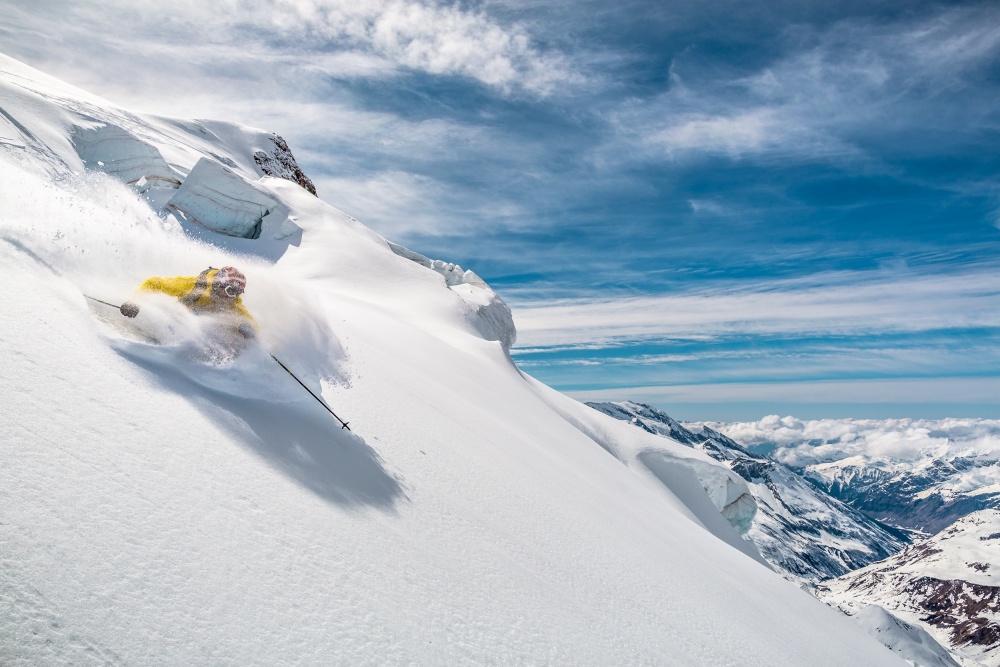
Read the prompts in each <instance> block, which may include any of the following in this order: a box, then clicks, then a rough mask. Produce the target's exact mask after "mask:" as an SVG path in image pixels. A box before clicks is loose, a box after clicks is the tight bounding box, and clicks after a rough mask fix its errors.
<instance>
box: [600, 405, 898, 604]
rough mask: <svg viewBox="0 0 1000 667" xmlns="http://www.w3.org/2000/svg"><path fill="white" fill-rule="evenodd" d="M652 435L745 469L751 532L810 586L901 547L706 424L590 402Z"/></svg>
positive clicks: (767, 553)
mask: <svg viewBox="0 0 1000 667" xmlns="http://www.w3.org/2000/svg"><path fill="white" fill-rule="evenodd" d="M587 405H589V406H590V407H592V408H594V409H596V410H599V411H601V412H603V413H605V414H607V415H610V416H612V417H615V418H616V419H620V420H623V421H626V422H628V423H630V424H632V425H633V426H636V427H637V428H639V429H642V430H645V431H646V432H648V433H655V434H657V435H660V436H662V437H664V438H670V439H672V440H674V441H676V442H679V443H683V444H686V445H688V446H690V447H694V448H695V449H698V450H701V451H704V452H705V453H707V454H708V455H709V456H711V457H712V458H714V459H716V460H718V461H720V462H722V463H723V464H724V465H725V466H726V467H728V468H729V469H731V470H733V471H734V472H736V473H737V474H738V475H740V476H741V477H742V478H743V479H744V481H745V482H746V486H747V491H748V493H750V494H752V497H753V499H754V500H755V503H756V505H757V507H758V508H759V509H758V511H757V512H756V515H755V516H752V517H751V518H752V525H748V528H749V530H747V531H745V532H746V534H747V537H748V538H749V539H750V540H752V541H753V543H754V544H755V545H756V546H757V548H758V549H760V552H761V554H762V555H763V556H764V558H766V559H767V561H768V562H769V563H771V564H772V565H773V566H774V567H775V569H776V570H777V571H778V572H782V573H783V574H784V575H785V576H786V577H788V578H789V579H791V580H792V581H795V582H798V583H802V584H806V585H812V584H815V583H817V582H819V581H820V580H822V579H829V578H832V577H837V576H840V575H842V574H846V573H847V572H850V571H851V570H856V569H858V568H859V567H864V566H865V565H868V564H869V563H872V562H875V561H879V560H882V559H883V558H886V557H887V556H890V555H892V554H894V553H896V552H897V551H899V550H900V549H902V548H903V546H904V545H905V542H903V541H902V540H901V539H900V537H899V536H898V535H894V534H893V533H890V532H889V530H887V529H886V527H885V526H882V525H880V524H878V523H876V522H874V521H872V520H871V519H869V518H868V517H866V516H864V515H863V514H861V513H860V512H858V511H857V510H855V509H853V508H851V507H849V506H847V505H845V504H843V503H841V502H839V501H838V500H836V499H835V498H832V497H830V496H829V495H827V494H825V493H823V491H821V490H820V489H818V488H816V486H814V485H813V484H811V483H809V482H808V481H806V480H805V479H803V478H802V477H801V476H799V475H798V474H797V473H795V472H794V471H792V470H791V469H789V468H787V467H785V466H783V465H781V464H780V463H778V462H776V461H773V460H771V459H769V458H768V457H766V456H762V455H759V454H754V453H752V452H750V451H748V450H747V449H745V448H743V447H741V446H740V445H739V444H737V443H736V442H734V441H733V440H731V439H729V438H727V437H726V436H724V435H722V434H721V433H718V432H717V431H714V430H712V429H711V428H708V427H707V426H692V429H694V430H689V429H688V428H686V427H684V426H682V425H681V424H680V423H678V422H677V421H676V420H674V419H671V418H670V416H669V415H667V414H665V413H663V412H662V411H660V410H657V409H656V408H654V407H652V406H649V405H644V404H641V403H633V402H631V401H623V402H617V403H588V404H587Z"/></svg>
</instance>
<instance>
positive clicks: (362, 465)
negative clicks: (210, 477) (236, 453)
mask: <svg viewBox="0 0 1000 667" xmlns="http://www.w3.org/2000/svg"><path fill="white" fill-rule="evenodd" d="M119 353H120V354H122V355H123V356H125V357H126V358H127V359H129V360H130V361H132V362H133V363H135V364H137V365H138V366H139V367H141V368H143V369H144V370H146V371H148V372H150V373H151V374H152V375H153V376H155V377H156V378H157V379H158V380H159V382H160V383H161V384H162V385H163V386H164V387H165V388H166V389H169V390H170V391H173V392H175V393H177V394H180V395H181V396H184V397H186V398H188V400H189V401H191V403H192V404H193V405H195V406H196V407H197V408H198V409H199V410H201V411H202V412H203V413H204V414H205V415H206V416H208V417H209V418H210V419H211V420H212V421H213V422H214V423H216V424H219V425H220V426H222V427H223V428H225V429H226V430H227V431H228V432H229V433H230V434H231V435H233V436H234V437H235V438H236V439H237V440H238V441H239V442H241V443H243V444H244V445H245V446H247V447H248V448H249V449H251V450H252V451H253V452H254V453H256V454H257V455H259V456H260V457H261V458H263V459H264V460H265V461H267V462H268V463H269V464H270V465H271V466H273V467H274V468H276V469H277V470H280V471H281V472H282V473H284V474H285V475H287V476H288V477H290V478H292V479H293V480H295V481H296V482H297V483H299V484H301V485H302V486H304V487H305V488H307V489H309V490H310V491H312V492H313V493H315V494H316V495H318V496H319V497H321V498H323V499H324V500H326V501H328V502H331V503H335V504H337V505H341V506H347V507H352V506H370V507H376V508H381V509H387V510H388V509H392V508H393V507H394V506H395V504H396V502H397V501H398V500H400V499H402V498H403V497H404V493H403V487H402V485H401V484H400V480H399V479H397V478H396V477H395V476H394V475H392V474H391V473H389V472H388V471H387V470H386V469H385V466H384V465H383V462H382V459H381V457H380V456H379V455H378V453H377V452H376V451H375V450H374V449H372V448H371V447H370V446H368V445H367V444H366V443H365V441H364V440H363V439H362V438H360V437H359V436H357V435H356V434H354V433H353V432H351V431H348V430H346V429H342V428H341V427H340V424H338V423H337V422H336V420H334V418H333V417H332V416H330V414H329V413H328V412H326V410H324V409H323V407H322V406H320V405H319V404H318V403H316V402H315V401H314V400H313V399H312V398H311V397H310V396H309V395H308V394H306V393H305V391H303V397H304V400H302V401H299V402H295V403H273V402H270V401H267V400H258V399H249V398H241V397H238V396H233V395H230V394H226V393H223V392H219V391H216V390H214V389H210V388H208V387H205V386H203V385H200V384H198V383H197V382H195V381H193V380H191V379H189V378H188V377H186V376H184V375H183V374H182V373H181V372H179V371H177V370H175V369H173V368H170V367H169V366H166V365H163V364H162V363H159V362H154V361H150V360H148V359H143V358H141V357H137V356H133V355H131V354H127V353H125V352H121V351H119ZM288 381H289V382H294V381H293V380H292V379H291V378H288Z"/></svg>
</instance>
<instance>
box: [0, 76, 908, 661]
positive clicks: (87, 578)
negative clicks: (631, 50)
mask: <svg viewBox="0 0 1000 667" xmlns="http://www.w3.org/2000/svg"><path fill="white" fill-rule="evenodd" d="M274 137H275V135H273V134H270V133H268V132H264V131H261V130H255V129H252V128H248V127H242V126H238V125H234V124H230V123H224V122H217V121H198V120H178V119H171V118H162V117H156V116H151V115H143V114H136V113H132V112H129V111H126V110H124V109H121V108H119V107H117V106H115V105H113V104H111V103H109V102H106V101H104V100H101V99H100V98H97V97H94V96H92V95H89V94H87V93H85V92H83V91H80V90H77V89H75V88H72V87H71V86H67V85H65V84H63V83H61V82H58V81H56V80H54V79H52V78H50V77H47V76H46V75H44V74H42V73H40V72H38V71H36V70H33V69H31V68H29V67H27V66H25V65H23V64H21V63H18V62H16V61H14V60H11V59H9V58H6V57H0V298H2V300H3V304H4V307H3V308H2V309H0V342H2V344H0V363H2V368H3V371H2V373H0V396H2V401H3V409H2V410H0V663H2V664H4V665H81V664H113V665H145V664H168V665H278V664H303V665H329V664H344V665H390V664H392V665H395V664H421V665H445V664H448V665H451V664H470V665H471V664H509V665H513V664H539V665H542V664H559V665H570V664H572V665H644V664H648V665H678V666H681V665H683V666H690V665H768V666H772V665H789V666H801V665H811V666H812V665H845V666H847V665H850V666H854V665H897V664H898V665H901V664H904V663H903V662H902V661H901V660H900V659H899V658H898V657H897V656H895V655H894V654H893V653H892V652H891V651H889V650H888V649H886V648H885V647H883V646H882V645H880V644H879V643H878V642H877V641H875V640H874V639H872V638H871V637H870V636H869V635H868V634H867V633H866V632H865V631H864V629H863V628H861V627H860V626H858V625H856V624H855V623H854V622H853V621H852V620H851V619H849V618H847V617H845V616H843V615H842V614H840V613H839V612H837V611H836V610H833V609H831V608H829V607H827V606H825V605H823V604H822V603H821V602H819V601H817V600H815V599H813V598H812V597H810V596H809V595H807V594H806V593H804V592H803V591H801V590H799V589H798V588H796V587H795V586H793V585H792V584H790V583H789V582H787V581H785V580H784V579H782V578H781V577H780V576H779V575H777V574H776V573H774V572H772V571H771V570H770V569H768V568H767V567H766V566H765V565H764V564H762V562H761V561H760V559H759V556H757V555H756V552H755V550H754V549H753V547H752V545H751V544H750V543H749V542H747V541H745V540H743V539H742V538H741V537H740V536H739V535H738V534H737V532H736V531H735V530H734V529H733V528H732V526H731V524H730V523H729V522H727V521H726V520H725V519H724V518H723V517H722V515H721V514H720V513H719V499H718V498H715V499H712V498H709V496H708V495H707V494H706V493H705V492H704V488H705V487H704V485H703V480H704V479H705V478H706V476H710V475H709V473H711V474H714V475H715V479H716V480H717V481H718V484H719V485H720V488H728V487H727V486H726V485H727V484H728V483H729V482H732V484H734V485H738V484H742V480H740V479H739V478H738V476H736V475H734V473H732V471H730V470H729V469H727V468H725V467H724V466H721V465H719V464H718V463H717V462H716V461H714V460H713V459H711V458H710V457H708V456H707V455H705V454H704V453H702V452H699V451H696V450H693V449H691V448H688V447H684V446H681V445H679V444H677V443H671V442H669V441H666V440H664V439H663V438H660V437H657V436H654V435H651V434H648V433H644V432H642V431H640V430H638V429H635V428H633V427H631V426H630V425H628V424H626V423H621V422H618V421H616V420H614V419H612V418H610V417H606V416H604V415H600V414H598V413H596V412H595V411H593V410H591V409H590V408H587V407H586V406H583V405H581V404H578V403H576V402H575V401H572V400H570V399H568V398H566V397H565V396H563V395H561V394H559V393H557V392H555V391H553V390H552V389H550V388H548V387H546V386H544V385H542V384H540V383H538V382H537V381H534V380H533V379H531V378H530V377H528V376H526V375H524V374H522V373H521V372H519V370H518V369H517V368H516V367H515V366H514V364H513V363H512V362H511V359H510V357H509V355H508V353H507V346H509V345H510V344H511V343H512V341H513V336H514V329H513V324H512V323H511V322H510V316H509V310H508V309H507V308H506V306H505V305H504V304H503V302H502V300H501V299H500V297H499V296H497V295H496V294H495V293H494V292H493V291H492V290H491V289H490V288H489V286H488V285H486V284H485V283H484V282H483V281H481V280H479V279H478V278H475V279H474V277H475V274H471V272H467V271H464V270H461V271H460V273H461V276H459V275H458V274H459V269H457V268H456V267H454V265H450V266H451V267H452V268H449V264H448V263H442V264H437V263H436V261H435V260H427V261H426V262H425V261H424V260H425V259H427V258H423V256H421V255H419V254H417V253H412V252H410V251H407V252H401V250H400V248H398V247H396V246H391V245H390V244H389V243H388V242H387V241H386V240H385V239H383V238H382V237H380V236H379V235H378V234H375V233H374V232H372V231H371V230H369V229H367V228H366V227H365V226H363V225H362V224H360V223H359V222H357V221H355V220H354V219H353V218H351V217H350V216H348V215H345V214H344V213H342V212H340V211H338V210H337V209H335V208H333V207H332V206H330V205H329V204H327V203H325V202H324V201H322V200H321V199H319V198H317V197H316V196H314V194H313V193H312V192H309V191H307V190H306V189H304V183H305V181H303V180H302V179H303V178H305V177H304V175H301V170H297V165H294V162H293V161H292V159H291V157H290V156H291V153H290V151H289V150H288V149H287V145H285V146H284V148H283V149H282V151H281V154H280V155H278V154H276V153H275V151H276V150H277V149H278V148H281V146H279V143H278V142H277V141H276V140H275V138H274ZM281 144H282V145H284V142H283V141H282V142H281ZM262 153H263V154H264V156H263V157H262V156H261V154H262ZM286 153H287V154H286ZM275 164H280V165H282V167H281V169H278V168H277V167H275ZM265 168H266V169H265ZM269 174H270V175H269ZM275 174H277V176H275ZM300 175H301V178H300ZM281 176H284V178H282V177H281ZM305 180H306V181H307V180H308V179H305ZM403 250H405V249H403ZM408 252H410V254H407V253H408ZM421 258H422V259H421ZM428 262H429V264H428ZM223 265H235V266H238V267H239V268H240V269H241V270H243V271H244V273H245V274H246V275H247V279H248V289H247V292H246V294H245V295H244V297H245V303H246V305H247V307H248V309H249V310H250V311H251V312H252V313H253V315H254V316H255V318H256V320H257V322H258V324H259V326H260V336H259V343H258V345H259V347H254V348H252V349H249V350H247V351H245V352H244V353H243V354H240V355H239V356H230V357H225V356H224V355H223V356H221V357H220V356H218V355H215V354H213V353H212V351H211V350H210V349H207V348H206V346H205V343H204V340H205V334H206V331H205V327H206V324H205V322H204V320H202V319H201V318H198V317H196V316H194V315H191V314H190V313H188V312H187V311H186V310H185V309H184V308H183V307H182V306H180V305H179V304H178V303H177V302H176V300H172V299H169V298H160V299H153V298H150V299H145V300H143V302H142V311H141V313H140V315H139V317H138V318H136V320H135V322H134V323H130V324H126V323H124V322H123V321H122V318H121V317H120V316H118V315H117V314H116V311H115V310H113V309H112V308H109V307H108V306H105V305H102V304H99V303H96V302H93V301H88V299H86V298H85V297H84V294H86V295H88V296H91V297H95V298H98V299H102V300H105V301H108V302H111V303H114V304H118V303H120V302H121V301H122V300H125V299H129V298H135V297H133V290H134V289H135V287H136V286H137V285H138V284H139V283H140V282H141V281H142V280H143V279H145V278H146V277H149V276H151V275H157V276H175V275H194V274H197V273H198V272H199V271H201V270H203V269H204V268H206V267H208V266H216V267H218V266H223ZM470 274H471V275H470ZM459 278H461V279H459ZM153 340H155V341H157V343H154V342H152V341H153ZM271 353H273V354H274V355H275V356H277V357H278V358H280V359H282V361H284V362H285V363H286V364H287V365H288V366H289V367H290V368H291V369H292V370H293V371H295V372H297V373H298V374H299V376H300V377H301V378H302V380H303V382H304V383H305V384H306V385H307V386H308V387H310V388H311V389H312V390H313V391H315V392H316V393H317V394H320V395H322V397H323V398H324V399H325V400H326V401H327V402H328V403H329V404H330V406H331V407H332V408H333V409H334V410H335V411H336V412H337V413H338V415H340V416H342V417H343V418H344V419H346V420H348V421H349V422H350V426H351V430H350V431H348V430H344V429H341V428H340V427H339V424H337V423H336V422H335V421H334V420H333V419H332V418H331V417H330V415H329V414H328V413H327V412H325V411H324V410H323V408H322V407H321V406H319V405H318V404H317V403H316V402H315V401H314V400H313V399H312V398H311V397H310V396H308V394H306V393H305V392H304V391H301V388H300V387H298V385H296V384H295V383H294V381H293V380H292V379H291V378H290V377H288V376H287V374H285V373H284V372H283V371H282V370H281V369H280V368H278V367H277V366H276V365H275V364H272V363H270V357H269V356H268V355H269V354H271ZM641 452H646V453H648V454H644V456H649V457H652V459H651V460H655V463H654V464H649V463H648V462H647V463H646V464H645V465H643V464H641V463H640V460H641V459H640V456H639V454H640V453H641ZM740 488H743V487H740Z"/></svg>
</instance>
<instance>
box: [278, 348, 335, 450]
mask: <svg viewBox="0 0 1000 667" xmlns="http://www.w3.org/2000/svg"><path fill="white" fill-rule="evenodd" d="M271 358H272V359H274V360H275V361H277V362H278V365H279V366H281V367H282V368H284V369H285V372H286V373H288V374H289V375H291V376H292V378H294V380H295V381H296V382H298V383H299V384H300V385H301V386H302V388H303V389H305V390H306V391H308V392H309V395H310V396H312V397H313V398H315V399H316V401H317V402H318V403H319V404H320V405H322V406H323V407H324V408H326V411H327V412H329V413H330V414H331V415H333V418H334V419H336V420H337V421H339V422H340V424H341V426H340V428H342V429H343V428H346V429H347V430H348V431H350V430H351V427H350V426H348V425H347V422H345V421H344V420H343V419H341V418H340V417H338V416H337V413H335V412H334V411H333V410H331V409H330V406H329V405H327V404H326V403H324V402H323V399H321V398H320V397H319V396H317V395H316V394H314V393H313V391H312V389H310V388H309V387H307V386H305V385H304V384H302V380H300V379H298V378H297V377H295V373H293V372H291V371H290V370H288V366H286V365H284V364H283V363H281V360H280V359H278V357H276V356H274V355H273V354H272V355H271Z"/></svg>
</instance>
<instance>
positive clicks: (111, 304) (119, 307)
mask: <svg viewBox="0 0 1000 667" xmlns="http://www.w3.org/2000/svg"><path fill="white" fill-rule="evenodd" d="M83 296H85V297H86V298H88V299H90V300H91V301H96V302H97V303H103V304H104V305H105V306H111V307H112V308H114V309H115V310H121V309H122V307H121V306H116V305H115V304H113V303H108V302H107V301H101V300H100V299H95V298H94V297H92V296H90V295H88V294H84V295H83Z"/></svg>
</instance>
